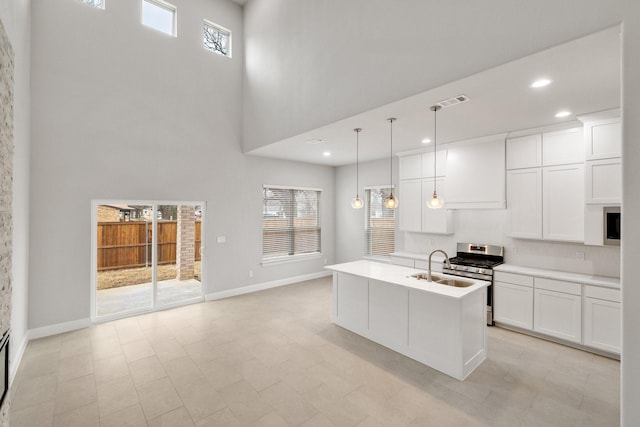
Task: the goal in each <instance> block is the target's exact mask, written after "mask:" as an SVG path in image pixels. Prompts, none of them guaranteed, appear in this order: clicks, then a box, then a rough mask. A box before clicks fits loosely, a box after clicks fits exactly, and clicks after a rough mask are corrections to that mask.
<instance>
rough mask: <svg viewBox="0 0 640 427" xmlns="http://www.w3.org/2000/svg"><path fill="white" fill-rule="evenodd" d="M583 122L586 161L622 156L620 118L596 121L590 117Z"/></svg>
mask: <svg viewBox="0 0 640 427" xmlns="http://www.w3.org/2000/svg"><path fill="white" fill-rule="evenodd" d="M614 114H615V113H614ZM596 117H597V116H596ZM583 120H584V145H585V149H586V157H587V160H598V159H610V158H613V157H620V156H621V155H622V126H621V123H620V117H618V116H614V117H607V118H602V119H597V118H594V117H593V116H592V117H591V118H589V117H585V118H583Z"/></svg>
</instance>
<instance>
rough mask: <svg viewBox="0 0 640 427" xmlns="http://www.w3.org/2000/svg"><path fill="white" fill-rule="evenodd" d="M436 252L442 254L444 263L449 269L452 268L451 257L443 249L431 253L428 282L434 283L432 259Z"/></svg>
mask: <svg viewBox="0 0 640 427" xmlns="http://www.w3.org/2000/svg"><path fill="white" fill-rule="evenodd" d="M436 252H441V253H442V254H443V255H444V262H446V263H447V267H449V268H451V262H449V255H447V253H446V252H445V251H443V250H442V249H436V250H434V251H431V253H430V254H429V270H428V271H427V282H433V280H431V257H432V256H433V254H435V253H436Z"/></svg>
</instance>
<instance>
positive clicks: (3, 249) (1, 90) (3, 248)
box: [0, 22, 13, 426]
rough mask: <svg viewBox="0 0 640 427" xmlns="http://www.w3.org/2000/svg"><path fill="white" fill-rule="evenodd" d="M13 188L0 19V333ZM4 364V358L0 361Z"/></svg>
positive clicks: (5, 46) (9, 97)
mask: <svg viewBox="0 0 640 427" xmlns="http://www.w3.org/2000/svg"><path fill="white" fill-rule="evenodd" d="M12 187H13V49H12V48H11V43H10V42H9V38H8V36H7V33H6V32H5V30H4V26H3V25H2V22H0V334H2V333H3V332H5V331H6V330H8V329H9V327H10V322H11V252H12V249H13V246H12V230H13V227H12V217H11V197H12ZM0 363H4V361H0ZM9 405H10V396H7V398H6V399H5V401H4V404H3V405H2V409H1V410H0V425H2V426H8V425H9Z"/></svg>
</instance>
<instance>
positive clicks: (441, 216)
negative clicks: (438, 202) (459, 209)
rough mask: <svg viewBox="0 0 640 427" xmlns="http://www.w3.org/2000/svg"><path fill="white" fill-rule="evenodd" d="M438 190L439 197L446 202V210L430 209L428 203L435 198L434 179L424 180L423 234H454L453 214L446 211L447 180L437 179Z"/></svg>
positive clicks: (445, 203)
mask: <svg viewBox="0 0 640 427" xmlns="http://www.w3.org/2000/svg"><path fill="white" fill-rule="evenodd" d="M436 189H437V191H438V196H440V197H442V199H443V200H444V205H445V207H444V208H441V209H429V208H428V207H427V202H428V201H429V200H430V199H431V197H432V196H433V179H423V180H422V232H423V233H434V234H451V233H453V212H452V211H450V210H448V209H446V206H447V191H446V180H445V179H443V178H437V179H436Z"/></svg>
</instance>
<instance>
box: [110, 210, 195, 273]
mask: <svg viewBox="0 0 640 427" xmlns="http://www.w3.org/2000/svg"><path fill="white" fill-rule="evenodd" d="M201 230H202V223H201V222H200V221H196V230H195V242H194V243H195V244H194V250H195V260H196V261H200V259H201V258H200V247H201V245H202V233H201ZM177 235H178V222H177V221H175V220H174V221H162V220H160V221H158V239H157V241H158V265H160V264H175V262H176V246H177V245H176V238H177ZM154 243H155V241H154V239H153V229H152V224H151V222H145V221H131V222H98V271H103V270H115V269H120V268H133V267H145V266H151V251H152V245H153V244H154Z"/></svg>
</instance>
